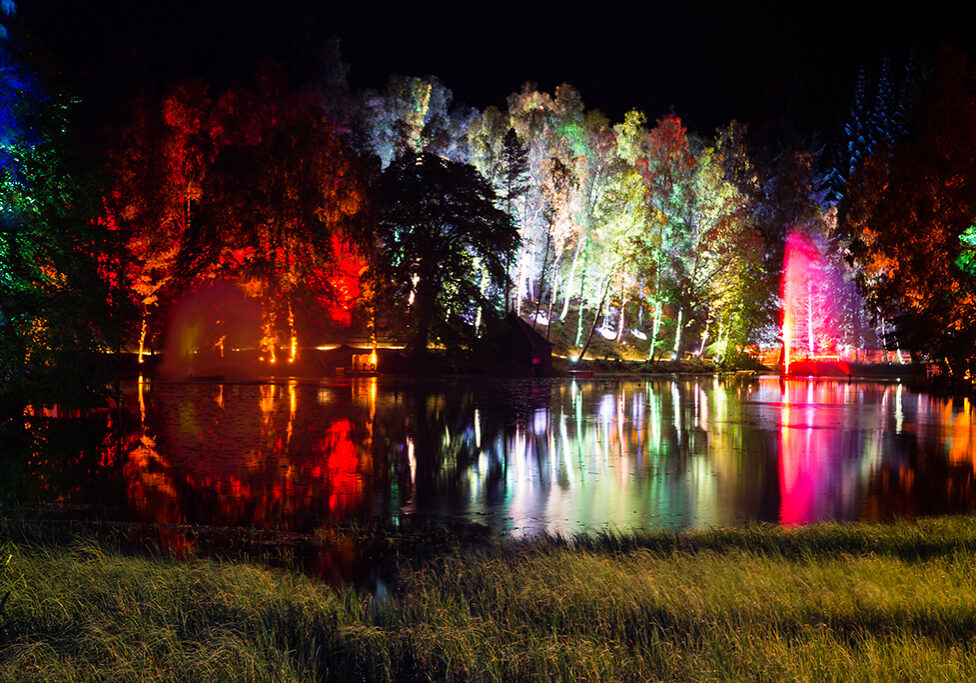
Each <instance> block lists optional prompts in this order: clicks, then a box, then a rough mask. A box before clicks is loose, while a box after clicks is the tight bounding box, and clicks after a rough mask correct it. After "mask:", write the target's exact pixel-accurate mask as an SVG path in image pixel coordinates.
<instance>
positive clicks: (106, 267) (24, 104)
mask: <svg viewBox="0 0 976 683" xmlns="http://www.w3.org/2000/svg"><path fill="white" fill-rule="evenodd" d="M26 63H27V60H26V58H25V57H24V55H23V54H21V53H19V51H18V50H17V48H16V46H15V45H14V43H13V42H12V39H11V38H7V37H0V93H2V95H0V121H2V122H3V123H4V128H3V130H2V132H0V403H2V404H3V405H2V407H3V408H4V409H13V410H14V411H16V410H17V409H20V410H21V411H22V409H23V405H24V404H26V403H30V404H33V405H34V406H35V407H37V406H38V405H39V404H40V405H43V404H52V403H60V404H69V405H71V404H73V405H84V404H86V403H88V402H90V401H92V400H95V399H96V398H97V397H98V395H99V393H100V392H101V391H102V390H103V389H104V388H105V385H104V382H105V380H106V375H105V374H104V372H100V370H102V371H104V370H105V364H104V363H103V362H101V361H102V358H103V356H102V352H103V351H104V350H106V349H113V350H116V349H118V348H119V346H120V344H121V337H120V329H121V325H120V324H119V319H118V318H119V316H120V315H122V314H124V312H125V307H124V301H122V300H120V296H119V294H120V293H119V289H118V286H117V285H118V280H117V279H114V280H113V278H117V276H118V270H117V263H112V262H111V259H110V258H109V255H111V254H113V253H116V250H115V248H114V245H113V244H112V243H111V241H112V240H113V238H114V235H113V233H112V232H111V231H108V230H106V229H105V228H104V226H103V225H101V224H100V222H99V220H98V218H99V215H100V213H101V207H100V206H99V203H98V198H99V196H100V193H99V179H98V178H97V177H96V176H94V175H92V171H93V168H92V165H91V164H90V163H89V162H88V160H87V159H86V158H85V156H84V155H83V154H82V153H81V149H82V146H81V144H80V142H79V141H78V140H77V139H76V138H75V137H74V131H73V128H72V126H71V121H70V117H69V113H70V111H71V98H70V97H69V96H67V95H65V94H63V93H61V92H59V91H58V89H56V88H50V86H45V85H44V84H42V82H41V80H40V77H39V76H38V75H37V74H36V73H35V72H32V71H31V70H30V69H29V68H28V67H27V66H25V64H26ZM49 88H50V89H49ZM9 414H13V413H8V415H9ZM21 414H22V413H21Z"/></svg>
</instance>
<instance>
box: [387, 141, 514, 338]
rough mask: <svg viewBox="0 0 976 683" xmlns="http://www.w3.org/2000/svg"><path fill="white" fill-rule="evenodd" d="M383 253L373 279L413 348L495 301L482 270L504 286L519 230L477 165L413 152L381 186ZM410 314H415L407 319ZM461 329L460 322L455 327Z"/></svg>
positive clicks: (400, 160)
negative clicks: (487, 292)
mask: <svg viewBox="0 0 976 683" xmlns="http://www.w3.org/2000/svg"><path fill="white" fill-rule="evenodd" d="M375 189H376V194H375V196H376V199H377V201H378V204H379V211H378V220H377V240H378V258H377V262H376V263H374V264H373V273H372V279H373V281H374V282H375V283H376V284H377V287H382V288H383V290H384V293H385V294H386V297H384V302H385V305H386V306H387V307H388V310H391V311H394V312H397V313H400V314H401V315H402V316H403V319H405V320H408V322H407V325H406V330H407V332H408V334H409V341H410V345H411V346H412V348H413V350H415V351H417V352H421V351H424V350H426V348H427V345H428V342H429V340H430V336H431V333H432V332H433V333H435V334H437V333H438V332H446V331H447V329H448V322H449V321H448V318H451V322H455V323H456V322H462V323H464V322H466V321H468V316H472V311H473V310H474V309H475V308H476V307H477V306H484V305H487V301H486V300H485V297H484V296H483V294H482V290H481V287H480V286H479V281H478V278H476V277H475V273H476V272H477V271H478V269H479V268H483V269H484V272H485V273H487V275H488V278H489V280H490V283H491V285H492V286H494V287H496V288H504V286H505V281H506V279H507V274H506V265H507V263H508V259H509V258H510V257H511V255H512V253H513V252H514V251H515V249H516V247H517V246H518V233H517V232H516V231H515V228H514V226H513V225H512V221H511V219H510V218H509V216H508V215H506V214H505V213H504V212H503V211H501V210H499V209H497V208H496V207H495V195H494V191H493V190H492V189H491V186H490V185H489V184H488V183H487V181H486V180H485V179H484V178H483V177H482V176H481V175H480V174H479V173H478V172H477V171H476V170H475V169H474V168H473V167H472V166H469V165H466V164H458V163H455V162H452V161H448V160H446V159H442V158H440V157H437V156H434V155H433V154H428V153H421V154H406V155H403V156H401V157H400V158H398V159H397V160H396V161H394V162H393V163H391V164H390V166H389V167H388V168H387V169H386V171H384V172H383V174H382V175H381V177H380V179H379V181H378V183H377V185H376V188H375ZM408 315H409V318H407V316H408ZM455 327H456V325H455Z"/></svg>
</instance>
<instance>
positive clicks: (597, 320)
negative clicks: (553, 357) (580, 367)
mask: <svg viewBox="0 0 976 683" xmlns="http://www.w3.org/2000/svg"><path fill="white" fill-rule="evenodd" d="M612 279H613V278H608V279H607V284H606V286H605V287H604V288H603V295H602V296H601V297H600V305H599V306H598V307H597V309H596V316H595V317H594V318H593V324H592V325H590V333H589V334H588V335H586V343H585V344H583V350H582V351H580V352H579V356H577V357H576V362H577V363H578V362H579V361H581V360H583V356H584V355H585V354H586V350H587V349H588V348H590V341H592V339H593V333H594V332H596V326H597V325H599V324H600V316H601V315H603V305H604V304H605V303H606V301H607V294H608V293H609V292H610V282H611V281H612Z"/></svg>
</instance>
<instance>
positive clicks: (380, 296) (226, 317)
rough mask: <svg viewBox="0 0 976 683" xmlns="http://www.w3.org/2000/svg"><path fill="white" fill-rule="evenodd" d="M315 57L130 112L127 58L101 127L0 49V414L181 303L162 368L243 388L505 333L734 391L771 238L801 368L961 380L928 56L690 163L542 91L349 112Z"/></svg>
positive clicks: (775, 316)
mask: <svg viewBox="0 0 976 683" xmlns="http://www.w3.org/2000/svg"><path fill="white" fill-rule="evenodd" d="M4 7H5V8H7V9H10V8H9V7H8V5H4ZM25 35H26V34H25ZM323 45H324V46H325V47H324V49H320V50H318V51H317V52H316V55H317V56H316V60H315V61H314V63H315V64H316V65H317V67H316V69H307V68H306V69H304V71H302V73H301V74H300V77H298V76H296V73H295V72H294V70H286V69H285V68H284V67H283V66H282V65H281V64H279V63H278V62H275V61H273V60H264V61H261V62H260V63H258V65H257V66H256V67H255V70H254V72H253V74H250V75H249V77H248V79H247V80H245V81H240V82H235V83H225V82H221V83H219V84H216V85H215V84H212V83H209V82H208V81H207V80H205V79H204V77H203V76H202V75H182V76H179V77H176V78H174V79H172V80H169V81H167V82H165V83H163V84H157V83H156V82H155V80H154V79H153V78H151V77H150V76H149V75H148V73H149V71H150V69H148V67H147V66H146V65H145V63H143V62H140V59H141V57H140V53H139V52H138V46H132V47H131V48H130V51H129V52H128V53H127V54H126V55H125V59H124V60H122V61H120V62H119V63H124V64H127V65H129V66H128V72H127V73H126V74H123V75H121V76H120V79H121V81H120V82H123V81H124V83H125V87H124V88H122V89H121V91H120V93H121V94H117V95H116V101H114V102H113V104H112V106H111V107H110V109H111V112H110V113H109V112H108V109H109V108H108V107H105V106H104V105H99V104H98V103H91V102H86V101H85V100H84V99H82V100H81V101H79V99H78V98H77V97H76V96H75V95H74V94H73V93H74V90H73V84H72V80H71V78H70V77H69V76H66V74H67V73H68V71H66V69H65V68H64V67H63V66H59V65H58V64H57V60H56V59H54V58H53V57H52V56H51V54H50V53H49V52H47V50H46V48H44V47H43V46H42V45H40V44H39V43H38V42H37V41H34V40H32V39H30V38H28V37H23V38H22V37H21V35H20V34H18V33H17V32H16V31H14V30H11V31H9V35H8V32H7V31H4V37H2V38H0V131H2V133H0V185H2V190H0V192H2V194H0V200H2V205H0V228H2V232H0V378H2V381H3V389H2V393H3V394H4V396H5V397H6V399H7V400H8V401H11V405H22V404H23V403H24V402H32V401H33V402H51V401H54V400H59V401H61V402H64V401H67V402H82V401H83V400H85V397H86V396H89V395H90V393H91V392H92V391H95V390H97V388H98V387H100V386H102V385H103V384H104V378H103V377H101V376H99V375H98V374H97V373H94V372H93V369H95V368H96V367H97V365H98V363H97V358H98V357H99V356H100V355H101V354H103V352H104V351H106V350H114V351H117V350H133V351H134V350H137V349H138V350H139V352H140V353H142V352H143V351H146V350H149V349H154V350H159V349H162V348H163V346H164V344H166V335H167V331H168V330H169V328H170V324H171V321H172V320H173V319H174V318H175V317H177V316H178V315H179V309H180V306H181V305H182V304H183V302H185V301H187V299H188V297H191V296H192V295H194V294H195V293H199V292H203V291H216V292H220V293H221V296H219V297H211V298H209V299H206V300H207V301H211V302H217V303H216V304H214V308H213V310H210V311H209V313H208V315H209V318H210V320H211V324H209V325H207V326H205V327H204V328H201V329H200V330H197V331H196V336H195V337H194V338H193V339H191V340H190V341H189V342H187V343H192V344H193V345H194V346H195V347H196V348H222V347H223V346H224V345H230V346H233V347H244V346H251V347H260V348H261V349H262V358H264V359H266V360H267V361H268V362H274V361H275V360H277V359H278V358H280V357H283V356H288V357H289V358H294V357H295V356H296V355H297V354H299V353H300V349H301V348H302V347H305V346H309V345H315V344H321V343H326V342H336V341H347V340H371V339H375V338H377V337H379V338H380V339H391V340H402V341H403V342H404V343H407V344H408V345H409V346H410V347H411V348H413V349H414V350H418V351H420V350H423V349H425V348H426V347H427V346H428V345H429V344H431V343H438V344H443V345H446V346H448V347H467V348H470V347H472V346H474V345H476V344H477V343H478V342H477V340H478V339H479V337H482V336H484V335H485V334H486V331H489V330H490V329H491V328H492V325H494V324H495V321H497V320H498V319H500V317H501V316H503V315H504V314H505V313H506V312H508V311H514V312H516V313H517V314H519V315H521V316H522V317H523V318H525V319H526V320H528V321H530V322H531V323H532V324H533V325H534V326H535V327H536V329H537V330H539V331H540V333H541V334H543V335H544V336H545V337H547V338H548V339H550V340H552V341H553V342H554V343H555V344H556V346H557V349H559V350H561V351H564V352H566V353H567V354H572V355H574V356H577V355H582V353H583V352H584V351H585V350H586V349H587V348H588V347H589V346H590V345H591V344H592V343H593V340H594V339H598V340H604V341H605V340H612V341H613V342H614V343H615V344H617V345H618V346H620V347H623V346H624V345H626V346H627V347H628V348H629V349H632V350H634V351H633V353H639V354H640V355H641V356H643V357H645V358H648V359H649V360H654V359H660V358H668V357H681V356H682V355H683V354H686V353H696V354H705V355H708V356H710V357H712V358H714V359H716V360H717V361H718V362H720V363H728V364H734V363H736V362H738V360H739V358H740V357H741V356H742V355H743V354H745V353H748V352H749V351H750V350H751V349H754V348H756V347H757V346H766V347H768V346H774V345H776V344H778V343H781V341H780V339H779V335H780V332H779V327H780V308H781V301H780V297H781V292H780V276H781V272H782V267H783V258H784V249H785V246H786V244H787V241H788V239H789V238H790V236H791V235H793V234H799V235H802V236H803V238H804V240H805V241H806V243H807V244H810V245H812V248H813V249H815V250H816V252H817V257H818V258H817V263H818V280H817V283H816V285H817V286H816V287H814V286H813V285H812V284H811V285H810V290H809V293H808V295H807V298H806V300H805V302H804V306H805V307H806V310H807V315H808V317H809V319H810V320H811V321H812V320H813V319H814V317H817V319H819V320H825V319H826V318H828V317H829V318H830V319H832V321H833V322H832V324H831V325H830V326H827V325H822V326H818V330H817V331H816V332H814V331H813V326H812V325H811V326H810V327H809V328H808V329H809V332H808V334H809V335H811V338H810V339H809V340H808V342H809V345H810V348H811V349H812V348H813V346H814V344H813V341H814V340H813V339H812V335H814V334H816V335H819V336H821V337H823V338H822V339H820V338H818V340H817V345H818V348H821V349H824V350H826V351H828V352H829V351H832V350H836V349H837V348H839V347H848V348H849V347H865V346H868V347H881V346H884V347H885V348H891V349H898V350H904V351H905V352H907V353H911V354H914V356H915V357H917V358H927V359H930V360H934V361H939V362H940V363H942V364H943V366H944V368H945V370H946V372H947V373H952V374H953V375H954V376H966V375H967V373H969V372H971V371H972V370H973V368H972V362H973V357H974V355H973V353H972V349H973V348H974V342H976V339H974V334H976V298H974V291H973V286H974V283H976V279H974V278H976V266H974V264H976V227H973V224H974V222H976V221H974V213H976V197H974V192H976V168H974V165H976V101H974V92H976V88H974V81H973V72H972V70H970V68H969V67H968V65H967V64H966V61H965V59H964V58H963V57H962V56H961V55H960V54H959V53H957V52H955V51H953V50H952V49H951V48H945V49H943V50H942V51H941V52H940V53H939V54H938V55H937V56H936V57H935V58H934V59H933V60H932V62H931V63H930V64H929V65H928V66H926V67H922V66H919V65H918V64H917V63H916V62H915V61H914V60H909V61H908V63H907V64H905V65H903V66H902V67H899V68H898V69H897V70H896V69H895V68H894V67H893V66H892V64H891V63H889V62H888V61H884V62H879V64H878V65H877V67H876V68H875V69H874V71H868V70H865V71H862V73H861V77H860V78H859V80H858V84H857V89H856V91H855V92H854V93H852V97H851V106H850V110H849V114H848V115H847V116H846V118H845V120H843V121H839V122H838V134H837V136H836V137H835V138H834V139H833V140H831V141H829V142H827V143H824V142H822V141H821V140H820V139H819V138H818V136H816V135H813V134H811V133H810V131H808V130H804V129H803V127H802V125H799V124H798V119H797V117H796V116H795V114H790V113H789V110H788V108H783V109H780V110H779V114H777V111H778V110H777V108H776V107H775V106H771V107H770V108H769V110H770V112H771V114H770V117H769V120H768V121H765V122H763V124H762V125H759V124H753V125H752V126H751V127H750V126H747V125H745V124H743V123H739V122H736V121H731V122H729V123H728V124H727V125H725V126H723V127H721V128H719V129H718V130H716V131H714V133H712V134H709V135H702V134H699V133H695V132H692V131H689V130H687V128H686V127H685V125H684V124H683V123H682V119H681V118H680V116H679V115H678V114H676V113H673V112H672V113H667V114H664V115H662V116H660V117H658V118H656V119H654V120H649V119H648V118H647V116H646V115H645V114H644V113H642V112H640V111H636V110H635V111H631V112H628V113H627V114H626V115H625V116H624V118H623V121H620V122H616V123H615V122H612V121H610V120H608V119H607V118H606V117H605V116H604V115H603V114H601V112H600V111H598V110H595V109H587V108H586V107H585V106H584V103H583V99H582V95H581V93H579V92H578V91H577V90H576V89H575V88H574V87H573V86H571V85H568V84H567V85H561V86H559V87H558V88H556V89H555V91H554V92H552V93H548V92H543V91H541V90H539V89H538V88H536V87H535V86H534V85H532V84H526V85H525V86H523V88H522V89H521V90H519V91H518V92H515V93H512V94H511V95H510V96H509V97H508V100H507V102H506V103H505V106H504V107H503V108H500V107H488V108H486V109H484V110H477V109H473V108H469V107H464V106H462V105H458V104H456V103H454V102H453V98H452V94H451V91H450V90H449V89H448V88H447V87H446V86H445V85H444V84H443V83H441V82H440V81H439V80H438V79H437V78H436V77H433V76H428V77H404V76H392V77H390V79H389V81H388V83H387V85H386V87H385V88H384V89H382V90H367V91H362V92H352V91H350V89H349V88H348V87H347V85H346V78H345V76H346V73H347V71H348V70H347V68H346V66H345V65H344V64H343V63H342V60H341V57H340V55H339V50H338V45H337V43H336V41H325V42H324V43H323ZM201 300H203V299H201ZM232 301H233V302H236V303H235V304H234V305H233V306H231V305H230V304H229V303H228V302H232ZM221 302H223V303H224V304H226V305H222V304H221ZM828 328H829V329H828ZM828 337H829V338H828Z"/></svg>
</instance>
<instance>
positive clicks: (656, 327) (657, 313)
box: [647, 299, 661, 362]
mask: <svg viewBox="0 0 976 683" xmlns="http://www.w3.org/2000/svg"><path fill="white" fill-rule="evenodd" d="M660 329H661V302H660V301H658V300H656V299H655V300H654V324H653V325H652V327H651V347H650V348H649V349H648V350H647V360H649V361H651V362H653V361H654V351H655V348H656V347H657V333H658V332H659V331H660Z"/></svg>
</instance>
